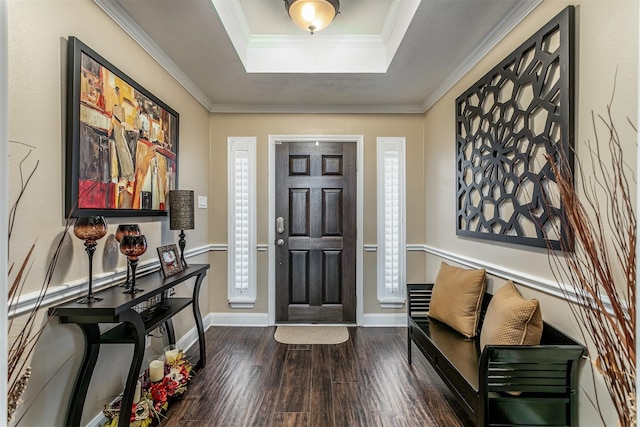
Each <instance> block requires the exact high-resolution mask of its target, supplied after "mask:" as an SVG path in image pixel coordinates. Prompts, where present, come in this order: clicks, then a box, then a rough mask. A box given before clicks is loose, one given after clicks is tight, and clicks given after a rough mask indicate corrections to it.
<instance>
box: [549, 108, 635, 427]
mask: <svg viewBox="0 0 640 427" xmlns="http://www.w3.org/2000/svg"><path fill="white" fill-rule="evenodd" d="M612 99H613V98H612ZM629 124H630V125H631V127H632V128H633V130H634V131H635V132H636V133H637V128H636V127H635V126H634V125H633V123H631V121H630V120H629ZM592 126H593V129H594V133H595V140H594V142H590V141H587V144H586V148H587V150H588V153H589V155H588V156H587V157H586V160H582V161H576V177H575V180H574V174H573V171H572V170H571V168H570V166H569V165H568V162H567V159H566V158H565V157H563V156H562V153H560V154H559V156H558V157H555V158H554V157H551V156H547V161H548V162H549V164H550V166H551V169H552V171H553V174H554V175H555V181H556V184H557V191H558V197H559V200H560V202H561V205H562V207H563V210H564V216H562V217H561V218H560V223H561V225H562V226H563V227H566V228H567V229H568V230H570V231H571V233H572V239H569V240H567V241H564V242H563V245H562V248H561V250H560V251H554V250H552V249H549V251H548V253H549V262H550V265H551V270H552V272H553V275H554V277H555V279H556V281H557V282H558V283H559V284H561V288H562V289H563V291H564V292H565V294H566V295H567V296H569V294H571V295H573V296H574V298H576V299H577V302H576V303H570V304H569V307H570V309H571V311H572V313H573V316H574V317H575V319H576V321H577V323H578V326H579V328H580V333H581V334H582V336H583V339H584V341H585V342H589V343H590V348H591V350H590V353H591V355H590V359H591V360H592V362H593V366H594V368H595V369H594V370H592V371H591V373H592V379H593V381H594V389H595V393H596V394H595V398H594V399H592V402H593V404H594V405H595V407H596V409H597V411H598V413H599V415H600V417H601V418H602V422H603V424H605V425H606V424H607V423H606V421H605V419H604V416H603V414H602V410H601V406H600V402H599V400H598V397H597V387H595V380H596V375H601V376H602V378H603V380H604V383H605V385H606V388H607V391H608V393H609V395H610V397H611V400H612V402H613V405H614V407H615V411H616V413H617V417H618V420H619V425H620V426H624V427H628V426H635V425H636V340H635V338H636V305H635V304H636V233H637V231H636V215H635V211H634V202H633V193H632V188H631V185H636V179H635V173H634V168H633V167H630V166H629V165H628V164H627V163H626V162H625V158H624V156H623V151H624V150H623V145H622V138H621V135H620V133H619V132H618V130H617V128H616V125H615V124H614V120H613V117H612V113H611V103H609V105H608V106H607V113H606V115H604V116H602V115H596V114H594V113H592ZM599 126H600V127H599ZM598 128H600V129H606V131H605V132H606V133H607V142H606V143H605V142H604V140H601V138H600V137H599V136H598ZM600 132H601V133H602V130H600ZM576 157H577V156H576ZM585 161H586V162H589V163H587V164H584V162H585ZM586 166H589V168H590V169H591V173H587V172H586V171H585V169H586ZM574 184H579V187H580V189H581V194H578V191H577V189H576V187H575V185H574ZM558 227H560V225H558Z"/></svg>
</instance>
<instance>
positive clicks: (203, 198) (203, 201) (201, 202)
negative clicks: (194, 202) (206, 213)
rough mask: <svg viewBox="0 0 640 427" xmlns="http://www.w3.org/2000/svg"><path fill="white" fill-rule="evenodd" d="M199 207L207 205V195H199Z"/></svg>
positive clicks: (203, 207)
mask: <svg viewBox="0 0 640 427" xmlns="http://www.w3.org/2000/svg"><path fill="white" fill-rule="evenodd" d="M198 207H199V208H201V209H205V208H206V207H207V196H198Z"/></svg>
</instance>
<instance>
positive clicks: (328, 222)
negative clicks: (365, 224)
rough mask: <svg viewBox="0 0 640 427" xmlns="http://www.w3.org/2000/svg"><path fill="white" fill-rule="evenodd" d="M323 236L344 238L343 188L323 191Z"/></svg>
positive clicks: (324, 189)
mask: <svg viewBox="0 0 640 427" xmlns="http://www.w3.org/2000/svg"><path fill="white" fill-rule="evenodd" d="M322 235H323V236H342V188H323V189H322Z"/></svg>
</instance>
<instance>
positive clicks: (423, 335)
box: [407, 284, 584, 426]
mask: <svg viewBox="0 0 640 427" xmlns="http://www.w3.org/2000/svg"><path fill="white" fill-rule="evenodd" d="M432 289H433V284H409V285H407V290H408V292H407V295H408V304H407V316H408V319H407V320H408V324H407V325H408V358H409V364H411V342H414V343H415V345H416V347H417V348H418V349H419V350H420V351H421V352H422V354H423V355H424V356H425V357H426V358H427V360H428V361H429V363H431V365H432V366H433V368H434V369H435V371H436V372H437V373H438V375H440V377H441V378H442V380H443V381H444V383H445V384H446V385H447V386H448V387H449V389H450V390H451V392H452V393H453V395H454V396H455V397H456V399H457V400H458V401H459V402H460V405H461V406H462V407H463V408H464V410H465V411H466V412H467V413H468V414H469V416H470V417H471V418H472V419H473V420H474V422H475V424H476V425H477V426H504V425H523V426H524V425H526V426H547V425H553V426H575V425H577V423H578V421H577V419H578V417H577V415H578V413H577V405H576V404H577V377H576V367H577V364H578V361H579V360H580V358H581V356H582V354H583V353H584V347H583V346H582V345H581V344H579V343H577V342H576V341H574V340H573V339H571V338H569V337H568V336H567V335H565V334H563V333H562V332H560V331H559V330H557V329H555V328H554V327H552V326H551V325H549V324H547V323H546V322H545V323H544V327H543V331H542V339H541V343H540V345H535V346H518V345H516V346H505V345H487V346H485V348H484V350H482V351H481V350H480V345H479V339H478V338H477V337H476V338H475V339H468V338H465V337H464V336H463V335H461V334H460V333H458V332H457V331H455V330H454V329H452V328H450V327H449V326H447V325H445V324H444V323H441V322H439V321H437V320H435V319H430V318H429V317H428V315H427V313H428V312H429V304H430V301H431V292H432ZM490 299H491V294H488V293H486V294H485V295H484V297H483V303H482V309H481V317H480V326H479V327H478V335H479V332H480V328H481V327H482V321H483V320H484V314H485V313H486V310H487V306H488V305H489V301H490Z"/></svg>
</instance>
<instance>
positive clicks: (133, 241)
mask: <svg viewBox="0 0 640 427" xmlns="http://www.w3.org/2000/svg"><path fill="white" fill-rule="evenodd" d="M146 251H147V239H146V238H145V237H144V235H143V234H140V235H138V236H132V235H129V236H122V240H121V241H120V252H122V254H123V255H124V256H126V257H127V260H128V261H129V266H130V267H131V287H130V288H129V289H127V290H126V291H124V293H125V294H135V293H138V292H142V291H143V290H144V289H139V288H136V268H137V267H138V258H139V257H140V255H142V254H143V253H145V252H146Z"/></svg>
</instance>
